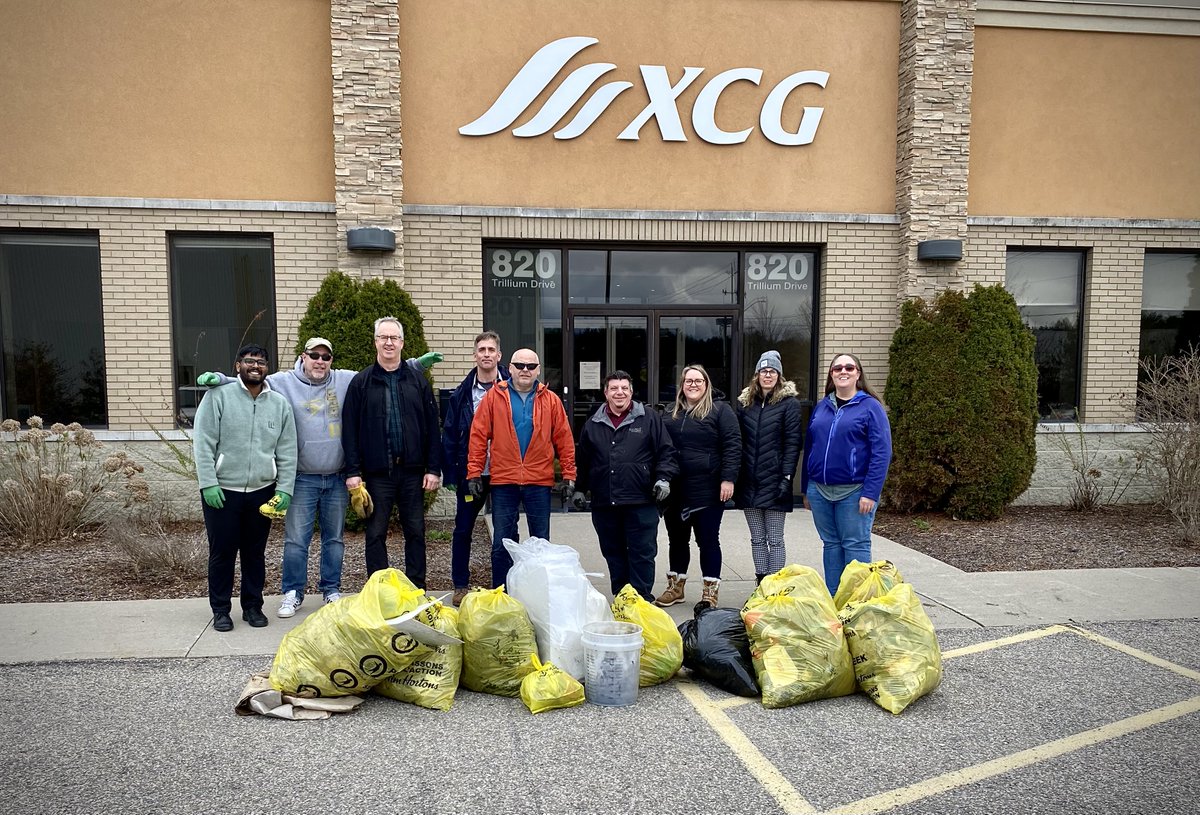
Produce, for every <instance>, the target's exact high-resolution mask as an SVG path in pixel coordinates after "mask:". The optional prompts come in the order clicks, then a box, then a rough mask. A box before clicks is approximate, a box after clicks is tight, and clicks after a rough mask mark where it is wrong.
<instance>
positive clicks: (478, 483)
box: [467, 478, 483, 499]
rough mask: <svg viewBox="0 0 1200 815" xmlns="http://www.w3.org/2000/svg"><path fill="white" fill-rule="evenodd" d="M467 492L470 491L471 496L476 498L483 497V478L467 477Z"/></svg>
mask: <svg viewBox="0 0 1200 815" xmlns="http://www.w3.org/2000/svg"><path fill="white" fill-rule="evenodd" d="M467 492H469V493H471V497H472V498H476V499H480V498H483V479H482V478H468V479H467Z"/></svg>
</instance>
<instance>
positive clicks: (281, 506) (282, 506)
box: [275, 490, 292, 512]
mask: <svg viewBox="0 0 1200 815" xmlns="http://www.w3.org/2000/svg"><path fill="white" fill-rule="evenodd" d="M291 505H292V496H290V495H288V494H287V493H286V492H280V491H279V490H276V491H275V508H276V509H278V510H279V511H280V512H287V508H288V507H290V506H291Z"/></svg>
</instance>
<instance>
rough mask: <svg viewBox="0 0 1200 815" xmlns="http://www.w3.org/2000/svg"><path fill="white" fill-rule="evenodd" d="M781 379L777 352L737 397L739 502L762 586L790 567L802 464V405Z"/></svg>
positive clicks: (760, 360)
mask: <svg viewBox="0 0 1200 815" xmlns="http://www.w3.org/2000/svg"><path fill="white" fill-rule="evenodd" d="M796 395H797V391H796V385H795V383H793V382H791V381H789V380H785V379H784V378H783V363H782V362H781V361H780V359H779V352H778V351H766V352H764V353H763V355H762V356H760V357H759V358H758V364H757V365H755V366H754V378H753V379H751V380H750V384H749V385H747V386H746V389H745V390H743V391H742V393H741V395H740V396H739V397H738V421H739V422H740V423H741V427H742V467H741V470H740V472H739V474H738V482H737V490H736V492H735V497H736V500H737V505H738V508H740V509H743V510H745V513H746V526H748V527H749V528H750V554H751V555H752V556H753V558H754V576H755V578H756V579H757V580H758V581H759V582H762V579H763V578H764V577H765V576H767V575H768V574H773V573H774V572H777V571H779V570H780V569H782V568H783V567H784V566H785V565H786V564H787V554H786V552H785V550H784V543H783V523H784V521H785V520H786V515H785V513H788V512H791V511H792V503H793V499H792V476H793V474H795V472H796V463H797V462H798V461H799V460H800V403H799V402H797V401H796Z"/></svg>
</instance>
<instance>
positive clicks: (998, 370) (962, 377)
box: [885, 285, 1038, 520]
mask: <svg viewBox="0 0 1200 815" xmlns="http://www.w3.org/2000/svg"><path fill="white" fill-rule="evenodd" d="M1033 352H1034V336H1033V332H1031V331H1030V330H1029V329H1028V328H1027V327H1026V326H1025V325H1024V323H1023V322H1022V321H1021V315H1020V312H1019V311H1018V310H1017V304H1016V301H1015V300H1014V299H1013V297H1012V295H1011V294H1009V293H1008V292H1007V291H1006V290H1005V289H1004V288H1003V287H1002V286H978V285H977V286H976V287H975V288H974V290H973V291H971V293H970V294H969V295H967V294H963V293H962V292H957V291H945V292H942V293H941V294H939V295H938V296H937V298H936V299H935V300H934V301H933V302H932V303H927V302H925V301H923V300H920V299H918V300H915V301H910V302H907V303H905V304H904V305H903V306H902V307H901V310H900V327H899V328H898V329H897V330H896V333H895V334H894V335H893V337H892V344H891V349H890V359H889V365H890V370H889V373H888V380H887V391H886V393H887V404H888V408H889V414H890V420H891V425H892V444H893V458H892V464H891V469H890V470H889V472H888V479H887V484H886V485H885V496H886V500H887V502H888V503H889V504H890V505H891V506H893V507H895V508H897V509H899V510H901V511H904V512H918V511H926V510H935V511H943V512H946V513H947V514H949V515H952V516H953V517H956V518H964V519H970V520H982V519H991V518H998V517H1000V515H1001V513H1003V511H1004V508H1005V507H1006V506H1008V505H1009V504H1010V503H1012V502H1013V501H1014V500H1015V499H1016V498H1017V497H1018V496H1019V495H1020V494H1021V493H1022V492H1024V491H1025V489H1026V488H1027V487H1028V486H1029V481H1030V478H1031V477H1032V475H1033V470H1034V466H1035V465H1036V463H1037V448H1036V443H1035V438H1034V433H1035V430H1036V428H1037V421H1038V417H1037V366H1036V365H1035V363H1034V353H1033Z"/></svg>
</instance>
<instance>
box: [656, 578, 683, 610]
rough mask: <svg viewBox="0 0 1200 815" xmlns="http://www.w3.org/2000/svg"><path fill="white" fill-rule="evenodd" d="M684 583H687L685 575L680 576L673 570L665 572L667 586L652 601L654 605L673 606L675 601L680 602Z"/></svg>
mask: <svg viewBox="0 0 1200 815" xmlns="http://www.w3.org/2000/svg"><path fill="white" fill-rule="evenodd" d="M685 583H687V578H686V577H680V576H679V575H677V574H675V573H674V572H667V588H666V590H664V591H663V593H662V594H660V595H659V596H658V599H657V600H655V601H654V605H656V606H662V607H663V608H666V607H667V606H673V605H675V604H676V603H682V602H683V586H684V584H685Z"/></svg>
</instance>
